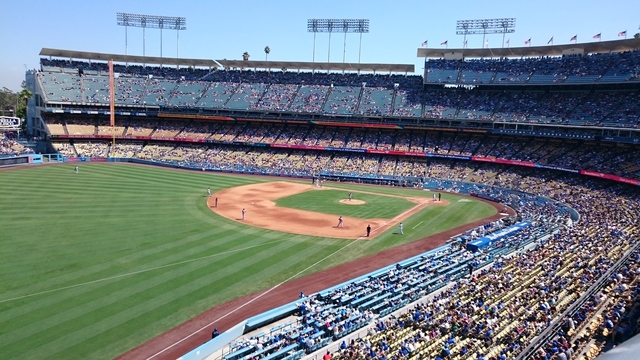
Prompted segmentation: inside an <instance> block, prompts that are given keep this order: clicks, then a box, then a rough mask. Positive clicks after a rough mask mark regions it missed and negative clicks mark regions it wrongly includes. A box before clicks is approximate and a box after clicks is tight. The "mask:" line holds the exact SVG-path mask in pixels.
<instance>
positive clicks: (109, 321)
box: [0, 163, 496, 359]
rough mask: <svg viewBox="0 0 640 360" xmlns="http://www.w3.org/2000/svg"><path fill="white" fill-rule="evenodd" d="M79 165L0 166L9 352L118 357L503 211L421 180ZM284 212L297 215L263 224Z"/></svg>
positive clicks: (2, 330) (2, 343) (0, 292)
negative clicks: (333, 179)
mask: <svg viewBox="0 0 640 360" xmlns="http://www.w3.org/2000/svg"><path fill="white" fill-rule="evenodd" d="M74 166H75V164H63V165H51V166H30V167H25V168H20V169H10V170H7V171H0V179H1V180H2V184H3V186H2V187H1V188H0V225H1V226H0V259H1V261H0V354H2V356H1V357H2V358H5V359H43V358H48V359H111V358H114V357H116V356H118V355H120V354H122V353H124V352H126V351H128V350H130V349H132V348H134V347H136V346H137V345H140V344H142V343H143V342H145V341H147V340H149V339H152V338H154V337H156V336H158V335H160V334H162V333H164V332H166V331H168V330H169V329H171V328H173V327H175V326H176V325H178V324H181V323H183V322H185V321H187V320H189V319H191V318H194V317H196V316H197V315H199V314H201V313H202V312H204V311H205V310H207V309H209V308H211V307H213V306H215V305H218V304H221V303H224V302H227V301H230V300H233V299H237V298H239V297H242V296H245V295H248V294H252V293H254V292H256V291H260V290H264V289H268V288H270V287H273V286H276V285H278V284H281V283H284V282H287V281H290V280H292V279H297V278H301V277H304V276H306V275H310V274H312V273H316V272H318V271H321V270H325V269H328V268H331V267H334V266H337V265H340V264H344V263H347V262H349V261H352V260H354V259H357V258H361V257H364V256H368V255H371V254H376V253H379V252H381V251H383V250H388V249H391V248H394V247H398V246H401V245H403V244H408V243H411V242H414V241H415V240H418V239H421V238H424V237H427V236H430V235H433V234H437V233H440V232H443V231H446V230H448V229H451V228H455V227H459V226H462V225H464V224H468V223H470V222H473V221H478V220H480V219H483V218H486V217H489V216H492V215H494V214H495V213H496V210H495V208H494V207H493V206H491V205H490V204H487V203H485V202H481V201H477V200H475V199H469V198H463V197H459V196H456V195H451V194H442V201H439V202H433V200H432V194H433V193H431V192H427V191H422V190H415V189H402V188H390V187H377V186H365V185H352V184H340V183H325V186H323V188H321V189H318V188H315V187H313V186H312V185H311V182H310V181H309V180H301V181H285V179H280V178H266V177H252V176H233V175H226V174H213V173H204V172H189V171H177V170H173V169H166V168H156V167H147V166H136V165H130V164H90V163H86V164H85V163H82V164H80V165H79V166H80V168H79V172H78V173H77V174H76V173H75V172H74V170H73V169H74ZM208 187H210V188H211V190H212V196H211V197H208V196H207V188H208ZM350 192H351V193H352V194H353V200H357V201H356V202H357V203H358V204H353V203H352V204H349V203H348V199H347V196H348V193H350ZM233 196H237V198H234V197H233ZM216 197H217V198H218V199H219V204H218V206H217V207H216V206H215V204H214V203H213V201H214V200H213V199H215V198H216ZM238 199H239V200H238ZM345 200H346V201H345ZM243 208H244V209H246V211H247V217H246V219H245V220H242V218H241V214H240V209H243ZM277 211H284V212H283V213H278V214H290V217H283V216H280V215H279V216H276V217H274V219H276V220H270V221H269V222H268V223H265V224H261V223H260V221H261V220H260V219H264V218H266V217H267V216H268V215H269V214H274V213H276V212H277ZM287 211H288V212H287ZM338 216H344V219H345V221H344V228H337V227H336V225H337V219H338ZM305 219H322V221H320V220H318V221H316V222H311V221H310V220H309V222H306V220H305ZM400 221H402V222H403V223H404V235H398V234H396V233H397V224H398V223H399V222H400ZM273 223H277V224H275V225H273ZM367 224H373V225H372V227H374V231H373V232H372V236H371V237H369V238H367V237H365V227H366V225H367ZM426 250H428V249H425V251H426ZM329 281H330V280H329ZM296 295H297V293H294V294H291V297H292V299H294V298H295V297H296Z"/></svg>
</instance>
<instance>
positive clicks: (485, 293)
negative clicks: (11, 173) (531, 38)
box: [37, 51, 640, 360]
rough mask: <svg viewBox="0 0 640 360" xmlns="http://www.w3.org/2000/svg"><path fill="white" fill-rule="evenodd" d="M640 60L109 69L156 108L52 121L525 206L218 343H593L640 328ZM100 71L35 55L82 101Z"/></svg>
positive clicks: (388, 349) (555, 348)
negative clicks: (358, 68) (112, 121)
mask: <svg viewBox="0 0 640 360" xmlns="http://www.w3.org/2000/svg"><path fill="white" fill-rule="evenodd" d="M639 59H640V52H638V51H629V52H623V53H615V52H612V53H608V54H589V55H585V56H577V55H566V56H557V57H536V58H519V59H509V58H507V59H500V60H493V59H483V60H465V61H460V60H443V59H434V60H432V59H430V60H428V61H426V62H425V65H426V66H425V67H426V69H427V71H426V79H422V78H421V77H417V76H400V75H388V74H384V75H383V74H376V75H373V74H350V73H348V74H337V73H311V72H309V73H306V72H297V73H296V72H286V71H277V72H268V71H245V70H242V71H240V70H229V69H226V70H218V71H205V70H203V69H164V68H157V67H147V68H145V67H141V66H122V65H119V66H118V70H117V71H119V72H120V76H119V78H118V82H117V87H118V90H117V91H118V97H117V98H116V102H117V104H119V105H136V106H138V105H144V106H155V108H154V110H153V112H146V113H144V116H146V117H145V118H143V117H139V116H137V115H135V114H132V113H130V112H127V113H126V114H124V113H121V114H120V115H119V117H118V120H119V121H118V124H117V125H118V126H117V127H110V126H109V125H108V120H107V117H106V116H105V115H104V114H101V113H99V114H95V113H91V114H90V113H88V112H87V113H82V112H80V113H79V114H78V113H71V112H65V111H62V112H53V111H51V112H46V113H45V115H44V123H45V126H46V129H47V135H48V136H49V139H50V140H51V141H52V146H53V148H55V150H56V151H58V152H60V153H62V154H63V155H64V156H65V157H67V158H69V159H72V158H76V157H100V158H104V157H108V156H110V157H113V158H118V160H125V161H134V162H142V163H151V164H159V165H164V166H172V167H183V168H191V169H206V170H209V171H224V172H239V173H252V174H263V175H276V176H286V177H312V176H320V177H323V178H324V179H326V180H328V181H334V180H335V181H354V182H366V183H373V184H382V185H393V186H405V187H417V188H424V189H429V190H431V191H447V192H453V193H462V194H469V195H472V196H477V197H482V198H486V199H491V200H494V201H498V202H500V203H503V204H507V205H509V206H510V207H511V208H513V209H515V210H516V212H517V216H513V217H508V218H505V219H503V220H501V221H498V222H495V223H488V224H484V225H482V226H480V227H478V228H475V229H469V231H467V232H465V233H464V234H460V235H459V236H458V237H456V238H455V239H452V241H451V243H449V244H447V245H446V246H444V247H441V248H438V249H435V250H432V251H429V252H426V253H424V254H421V255H419V256H417V257H414V258H411V259H407V260H405V261H402V262H400V263H398V264H395V265H393V266H390V267H388V268H384V269H380V270H378V271H376V272H374V273H372V274H368V275H367V276H364V277H361V278H358V279H353V280H352V281H349V282H348V283H345V284H340V285H338V286H335V287H333V288H330V289H326V290H324V291H321V292H319V293H317V294H311V295H310V296H307V297H305V298H302V299H300V300H299V301H297V302H295V303H293V304H287V305H286V306H284V307H282V308H278V309H274V310H273V311H272V312H269V313H266V314H262V315H259V316H257V317H255V318H252V319H249V320H248V321H247V324H245V326H248V328H250V329H251V330H252V331H251V335H248V334H247V336H240V337H239V338H237V339H235V340H233V341H231V342H227V343H225V344H224V346H222V347H220V348H219V349H217V350H218V351H219V353H218V358H223V359H227V360H232V359H245V358H262V359H299V358H301V357H302V356H304V355H307V354H308V355H310V356H315V357H316V358H317V357H321V356H322V354H324V353H327V352H329V353H331V354H332V355H333V358H334V359H353V358H360V359H399V358H407V359H423V358H437V357H440V358H441V359H445V358H449V359H481V358H482V359H492V358H493V359H507V358H516V357H518V356H520V357H521V358H533V359H550V358H552V357H553V358H562V357H561V356H560V354H563V355H564V356H565V358H570V357H571V356H572V355H575V354H587V355H588V356H590V357H592V356H593V355H594V354H597V353H599V352H601V351H602V350H603V349H607V348H609V347H611V346H613V345H614V344H617V343H619V342H620V341H622V340H623V339H626V338H628V337H630V336H631V335H632V334H634V333H635V332H637V330H638V329H637V326H635V324H637V318H638V312H637V306H638V304H637V289H638V287H637V281H638V278H637V274H638V273H639V272H640V270H639V269H640V267H639V266H638V261H640V253H639V251H638V244H637V241H635V240H637V237H638V235H639V234H640V232H639V230H638V227H637V224H638V223H639V222H638V216H639V215H640V214H639V213H638V211H637V209H638V208H639V207H640V192H639V189H638V184H639V182H638V179H640V160H638V159H639V157H638V156H637V154H638V150H639V148H638V146H639V145H638V144H640V137H639V136H638V133H637V132H636V130H637V127H638V125H640V124H639V123H638V121H639V116H638V114H639V110H640V108H639V107H640V105H639V104H640V101H639V100H640V87H638V84H639V83H638V74H637V68H638V66H640V60H639ZM77 67H83V68H84V69H85V75H84V76H78V75H75V74H74V72H73V69H75V68H77ZM105 71H106V70H105V68H104V64H99V63H84V62H68V61H60V60H48V59H42V61H41V71H40V72H39V73H38V76H37V78H38V81H39V83H40V86H41V89H42V92H43V94H44V95H45V98H46V99H45V100H46V102H49V103H56V104H58V103H64V104H66V105H68V106H71V105H72V103H82V102H86V104H87V105H88V106H92V107H91V111H94V109H99V108H96V107H95V106H97V105H104V104H106V101H107V100H108V94H106V93H104V85H105V80H104V79H105V78H106V73H105ZM423 80H424V84H423ZM612 83H615V84H616V85H617V86H616V87H610V86H609V85H608V84H612ZM443 84H447V85H453V86H454V88H451V89H450V88H444V87H443ZM457 85H474V86H476V87H475V88H473V89H470V88H464V87H462V88H461V87H455V86H457ZM484 85H496V86H493V87H486V86H484ZM565 85H571V86H570V87H567V86H565ZM194 108H197V109H194ZM194 111H197V112H194ZM264 113H274V114H275V115H273V114H270V115H269V114H267V115H269V116H271V117H269V116H266V115H264ZM166 114H169V115H171V116H166V117H168V119H165V118H163V117H162V116H161V115H166ZM238 114H240V115H238ZM245 116H246V117H245ZM223 120H224V121H223ZM114 135H115V138H116V144H115V146H112V145H111V144H109V143H107V142H106V141H107V140H110V139H111V137H113V136H114ZM612 180H613V181H612ZM487 239H491V241H488V240H487ZM577 249H580V251H577ZM274 319H277V320H278V323H277V324H276V323H271V321H275V320H274ZM263 326H266V328H265V327H263ZM254 328H255V329H254ZM253 330H255V331H253ZM558 356H560V357H558ZM187 358H189V357H188V354H186V355H185V359H187Z"/></svg>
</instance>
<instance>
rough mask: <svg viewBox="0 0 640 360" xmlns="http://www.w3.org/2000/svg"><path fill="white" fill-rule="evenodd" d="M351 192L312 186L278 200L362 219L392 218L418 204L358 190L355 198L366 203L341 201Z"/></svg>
mask: <svg viewBox="0 0 640 360" xmlns="http://www.w3.org/2000/svg"><path fill="white" fill-rule="evenodd" d="M348 195H349V191H343V190H311V191H305V192H302V193H299V194H296V195H292V196H287V197H283V198H280V199H277V200H276V201H275V203H276V205H277V206H281V207H287V208H293V209H302V210H307V211H315V212H320V213H325V214H334V215H342V216H350V217H355V218H360V219H391V218H393V217H395V216H397V215H399V214H401V213H403V212H405V211H407V210H409V209H411V208H412V207H414V206H417V204H416V203H413V202H411V201H408V200H406V199H403V198H398V197H390V196H381V195H373V194H366V193H357V192H356V193H353V198H354V199H355V200H361V201H364V202H365V204H363V205H349V204H342V203H340V200H347V201H348Z"/></svg>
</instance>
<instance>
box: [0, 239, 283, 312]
mask: <svg viewBox="0 0 640 360" xmlns="http://www.w3.org/2000/svg"><path fill="white" fill-rule="evenodd" d="M258 230H259V229H255V230H254V232H249V233H247V235H246V236H245V237H246V238H247V239H252V242H250V243H248V242H243V241H239V239H238V233H237V231H233V232H226V233H225V234H224V235H220V236H219V237H217V238H216V240H215V241H211V240H210V239H209V238H208V235H209V234H211V233H215V232H213V231H212V232H210V233H206V234H203V236H193V237H190V241H189V242H186V243H171V244H166V245H165V246H162V247H158V248H150V249H147V250H146V251H140V252H137V253H134V254H131V255H129V256H128V257H127V258H121V259H116V260H115V261H114V262H110V263H102V264H99V265H94V266H93V267H89V268H85V270H83V271H75V272H71V273H69V274H67V275H65V276H63V277H59V278H57V279H53V280H50V281H48V282H47V283H46V285H47V288H46V289H44V291H46V290H55V289H56V288H64V287H68V286H74V285H76V284H87V285H92V286H93V284H90V283H91V282H96V281H100V280H101V279H109V278H111V277H114V276H121V275H126V274H128V273H132V272H135V273H136V274H134V275H132V276H136V275H138V274H137V272H141V271H145V270H146V269H151V271H156V270H155V269H156V268H157V267H160V266H165V265H171V264H173V263H179V262H184V261H189V260H190V259H196V260H195V261H201V260H199V259H202V261H215V260H216V259H217V258H219V257H228V256H232V255H234V253H236V252H237V253H241V254H246V253H251V252H256V251H260V249H259V248H260V247H261V246H265V245H263V244H267V245H268V246H272V245H273V243H274V242H275V241H283V240H278V239H280V238H281V236H280V235H279V233H267V234H261V236H257V235H258V232H259V231H258ZM181 246H182V247H184V249H183V250H179V247H181ZM198 250H199V251H198ZM117 268H121V269H122V271H119V272H117V271H115V269H117ZM168 270H171V269H168ZM56 280H57V281H56ZM30 290H31V292H25V291H24V290H22V289H21V292H20V295H29V294H31V293H36V292H37V291H43V290H42V289H30ZM79 291H80V290H79ZM20 295H16V296H20ZM78 295H79V293H74V294H73V296H78ZM38 296H39V295H36V296H35V297H38ZM40 298H41V301H37V300H34V301H32V302H29V303H28V304H30V306H28V307H14V308H13V309H12V310H11V311H8V312H4V313H0V321H7V320H9V319H12V318H15V317H19V316H24V315H26V314H28V313H31V312H34V311H35V310H37V309H39V308H40V309H41V308H48V307H49V306H51V305H55V302H56V301H57V302H63V301H66V297H64V296H61V297H59V298H58V297H57V295H52V294H46V295H44V294H43V296H40ZM3 306H5V305H4V304H0V308H2V307H3Z"/></svg>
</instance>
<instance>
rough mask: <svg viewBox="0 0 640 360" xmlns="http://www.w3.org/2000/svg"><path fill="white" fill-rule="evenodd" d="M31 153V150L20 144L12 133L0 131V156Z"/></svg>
mask: <svg viewBox="0 0 640 360" xmlns="http://www.w3.org/2000/svg"><path fill="white" fill-rule="evenodd" d="M32 153H33V150H32V149H31V148H28V147H26V146H24V145H22V144H20V143H19V142H18V140H17V139H16V138H15V136H14V135H13V134H5V133H3V132H0V156H5V155H23V154H32Z"/></svg>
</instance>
